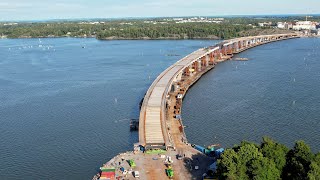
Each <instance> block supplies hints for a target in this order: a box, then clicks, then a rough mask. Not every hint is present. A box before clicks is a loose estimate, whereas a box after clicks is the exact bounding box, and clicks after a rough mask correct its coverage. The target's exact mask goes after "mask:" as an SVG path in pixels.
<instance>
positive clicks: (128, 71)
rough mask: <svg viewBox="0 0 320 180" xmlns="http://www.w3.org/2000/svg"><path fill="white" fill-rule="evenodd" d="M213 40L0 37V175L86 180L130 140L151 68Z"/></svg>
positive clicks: (157, 70)
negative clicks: (132, 122)
mask: <svg viewBox="0 0 320 180" xmlns="http://www.w3.org/2000/svg"><path fill="white" fill-rule="evenodd" d="M214 43H215V41H188V40H186V41H97V40H95V39H71V38H62V39H41V40H39V39H18V40H5V39H2V40H1V39H0V124H1V125H0V179H90V178H91V177H92V176H93V175H94V174H95V173H96V172H97V168H98V167H99V166H101V165H102V163H104V162H106V161H108V160H109V159H110V158H112V157H113V156H114V155H116V154H117V153H119V152H123V151H126V150H131V149H132V144H133V143H134V142H137V141H138V136H137V133H130V132H129V119H130V118H137V117H138V115H139V109H138V104H139V102H140V100H141V98H142V97H143V95H144V93H145V92H146V91H147V89H148V87H149V85H150V84H151V83H152V81H153V80H154V79H155V78H156V77H157V76H158V74H160V73H161V72H162V71H163V70H164V69H166V68H167V67H168V66H169V65H171V64H173V63H174V62H176V61H177V60H178V59H180V58H182V56H184V55H187V54H189V53H191V52H192V51H194V50H196V49H198V48H200V47H204V46H208V45H212V44H214ZM82 47H85V48H82ZM168 54H177V55H181V56H166V55H168ZM195 128H196V127H195ZM190 137H191V136H190Z"/></svg>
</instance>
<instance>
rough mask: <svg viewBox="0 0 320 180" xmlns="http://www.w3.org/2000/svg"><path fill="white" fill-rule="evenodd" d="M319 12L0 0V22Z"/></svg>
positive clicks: (260, 5)
mask: <svg viewBox="0 0 320 180" xmlns="http://www.w3.org/2000/svg"><path fill="white" fill-rule="evenodd" d="M265 14H320V0H166V1H163V0H157V1H155V0H0V21H5V20H46V19H69V18H118V17H155V16H162V17H163V16H220V15H265Z"/></svg>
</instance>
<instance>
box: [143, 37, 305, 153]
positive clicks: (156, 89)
mask: <svg viewBox="0 0 320 180" xmlns="http://www.w3.org/2000/svg"><path fill="white" fill-rule="evenodd" d="M297 37H299V36H298V35H297V34H277V35H263V36H252V37H243V38H236V39H231V40H226V41H223V42H221V43H219V44H217V45H214V46H210V47H207V48H201V49H199V50H197V51H194V52H193V53H191V54H189V55H187V56H186V57H184V58H182V59H180V60H179V61H178V62H176V63H175V64H173V65H171V66H170V67H169V68H167V69H166V70H165V71H164V72H162V73H161V74H160V75H159V76H158V77H157V78H156V79H155V81H154V82H153V83H152V85H151V86H150V88H149V89H148V91H147V93H146V95H145V97H144V101H143V103H142V106H141V111H140V118H139V144H140V145H142V146H144V147H145V148H146V149H158V148H160V149H167V148H169V147H172V146H173V142H172V140H171V139H172V138H170V133H169V132H168V126H167V124H168V122H167V108H168V102H167V101H168V100H169V94H170V93H174V92H175V91H176V90H177V89H178V88H179V87H178V85H177V84H178V83H179V81H181V80H182V79H186V78H188V77H192V76H195V75H196V74H197V73H199V72H201V71H203V70H204V69H206V68H207V67H209V66H214V65H215V64H216V63H218V62H222V61H224V60H227V59H229V58H230V57H232V56H233V54H236V53H240V52H242V51H245V50H247V49H249V48H252V47H255V46H258V45H262V44H266V43H270V42H274V41H280V40H286V39H291V38H297Z"/></svg>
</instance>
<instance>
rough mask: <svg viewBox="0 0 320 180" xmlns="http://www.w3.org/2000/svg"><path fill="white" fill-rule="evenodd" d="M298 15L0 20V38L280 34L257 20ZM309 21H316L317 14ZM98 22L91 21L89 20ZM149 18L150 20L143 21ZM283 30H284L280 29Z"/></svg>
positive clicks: (275, 19) (216, 36) (204, 36)
mask: <svg viewBox="0 0 320 180" xmlns="http://www.w3.org/2000/svg"><path fill="white" fill-rule="evenodd" d="M304 18H305V17H304V16H300V17H259V18H257V17H232V18H223V21H222V22H221V23H208V22H187V23H176V22H175V21H172V20H168V19H166V20H164V18H152V19H116V20H105V19H97V20H83V21H80V20H79V21H72V20H61V21H43V22H19V23H17V24H13V25H12V24H10V25H8V24H6V23H0V37H3V38H4V37H5V38H40V37H95V38H97V39H230V38H234V37H239V36H250V35H258V34H261V33H260V32H263V33H264V34H272V33H281V32H282V31H281V30H279V29H275V28H273V26H271V27H258V23H259V22H272V24H273V25H275V24H276V23H277V22H279V21H287V22H293V21H297V20H304ZM310 20H314V21H318V20H319V21H320V19H319V17H313V18H312V19H310ZM96 21H97V22H99V23H93V22H96ZM146 21H152V22H153V23H145V22H146ZM283 32H284V33H286V31H283Z"/></svg>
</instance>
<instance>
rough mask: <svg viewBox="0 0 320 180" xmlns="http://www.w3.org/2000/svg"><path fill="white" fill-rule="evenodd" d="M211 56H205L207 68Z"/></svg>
mask: <svg viewBox="0 0 320 180" xmlns="http://www.w3.org/2000/svg"><path fill="white" fill-rule="evenodd" d="M209 56H210V54H207V55H206V56H205V59H206V60H205V61H206V66H207V67H208V66H209V61H210V57H209Z"/></svg>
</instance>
